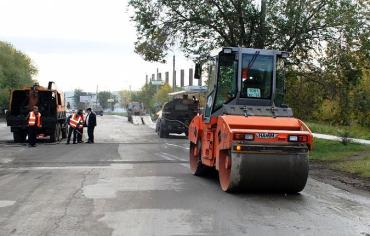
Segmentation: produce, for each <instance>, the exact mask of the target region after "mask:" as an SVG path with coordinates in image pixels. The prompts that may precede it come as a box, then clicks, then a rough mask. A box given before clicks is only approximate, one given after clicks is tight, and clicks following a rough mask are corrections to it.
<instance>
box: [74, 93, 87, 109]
mask: <svg viewBox="0 0 370 236" xmlns="http://www.w3.org/2000/svg"><path fill="white" fill-rule="evenodd" d="M86 95H87V93H86V92H84V91H82V89H75V90H74V92H73V101H74V103H75V106H76V108H77V109H84V108H85V105H84V103H82V102H80V97H81V96H86Z"/></svg>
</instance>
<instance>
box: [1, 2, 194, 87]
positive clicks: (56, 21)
mask: <svg viewBox="0 0 370 236" xmlns="http://www.w3.org/2000/svg"><path fill="white" fill-rule="evenodd" d="M0 40H1V41H7V42H9V43H11V44H13V45H14V46H15V47H16V48H17V49H20V50H21V51H23V52H25V53H26V54H28V55H29V56H30V57H31V58H32V60H33V62H34V64H35V65H36V66H37V68H38V70H39V73H38V75H37V76H36V77H35V79H37V80H38V81H39V82H40V84H43V85H46V84H47V82H48V81H49V80H53V81H55V82H56V83H57V86H58V87H59V88H61V89H63V90H64V91H70V90H73V89H75V88H80V89H83V90H84V91H95V90H96V86H97V85H99V90H111V91H117V90H121V89H129V87H130V86H131V88H132V89H133V90H134V89H139V88H140V87H141V86H142V85H143V84H144V83H145V75H146V74H148V75H151V74H152V73H155V72H156V68H157V67H159V70H160V72H165V71H172V64H171V63H172V53H170V55H169V58H168V59H169V60H168V61H169V63H168V64H164V65H163V64H158V63H148V62H145V61H144V60H143V59H142V58H141V57H140V56H139V55H137V54H135V53H134V42H135V40H136V32H135V28H134V23H133V22H130V20H129V13H128V10H127V0H106V1H102V0H32V1H30V0H0ZM176 54H177V58H176V59H177V63H176V64H177V66H176V68H177V69H185V70H186V71H187V70H188V69H189V68H190V67H192V66H193V64H192V63H191V61H188V60H186V59H185V58H184V57H182V56H181V55H178V54H179V52H176ZM170 74H171V73H170ZM163 77H164V75H162V78H163ZM177 78H179V75H178V76H177ZM186 78H187V74H186Z"/></svg>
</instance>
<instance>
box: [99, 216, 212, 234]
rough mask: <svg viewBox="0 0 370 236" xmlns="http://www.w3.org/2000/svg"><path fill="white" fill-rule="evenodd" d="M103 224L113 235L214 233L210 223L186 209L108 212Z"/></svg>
mask: <svg viewBox="0 0 370 236" xmlns="http://www.w3.org/2000/svg"><path fill="white" fill-rule="evenodd" d="M99 221H102V222H104V223H106V224H107V225H108V227H110V228H112V229H113V233H112V235H113V236H115V235H130V236H137V235H143V236H147V235H151V236H167V235H168V236H169V235H205V234H207V235H208V234H209V233H210V232H212V231H213V220H212V218H211V217H209V216H199V215H196V214H194V213H192V211H191V210H185V209H130V210H127V211H121V212H108V213H106V214H105V216H104V217H103V218H101V219H100V220H99Z"/></svg>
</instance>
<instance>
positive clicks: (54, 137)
mask: <svg viewBox="0 0 370 236" xmlns="http://www.w3.org/2000/svg"><path fill="white" fill-rule="evenodd" d="M57 138H58V125H56V126H55V128H54V129H53V130H52V131H51V132H50V139H49V142H50V143H55V141H56V140H57Z"/></svg>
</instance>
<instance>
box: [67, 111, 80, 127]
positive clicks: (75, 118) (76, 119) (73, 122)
mask: <svg viewBox="0 0 370 236" xmlns="http://www.w3.org/2000/svg"><path fill="white" fill-rule="evenodd" d="M80 122H81V117H80V116H79V115H77V114H73V115H72V117H71V119H69V125H70V126H71V127H72V128H74V129H75V128H76V127H77V125H78V124H79V123H80Z"/></svg>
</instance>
